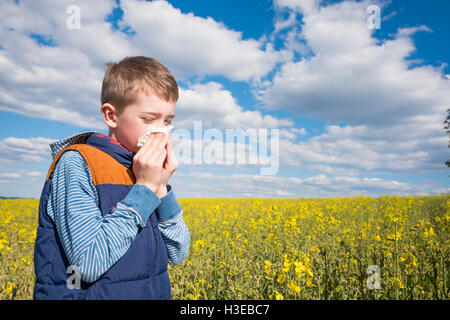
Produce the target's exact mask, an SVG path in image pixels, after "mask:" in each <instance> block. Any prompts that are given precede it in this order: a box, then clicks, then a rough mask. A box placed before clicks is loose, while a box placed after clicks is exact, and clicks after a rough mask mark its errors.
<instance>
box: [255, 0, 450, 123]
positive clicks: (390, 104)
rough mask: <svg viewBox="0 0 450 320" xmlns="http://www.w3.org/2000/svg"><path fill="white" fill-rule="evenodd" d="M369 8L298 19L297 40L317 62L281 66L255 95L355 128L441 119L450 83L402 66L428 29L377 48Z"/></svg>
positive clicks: (403, 33) (339, 8)
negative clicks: (436, 116) (418, 36)
mask: <svg viewBox="0 0 450 320" xmlns="http://www.w3.org/2000/svg"><path fill="white" fill-rule="evenodd" d="M300 3H301V2H300ZM368 4H369V2H368V1H361V2H353V1H351V2H350V1H344V2H340V3H335V4H330V5H328V6H324V7H321V8H320V10H317V11H316V10H306V11H302V13H303V14H304V16H303V18H302V21H303V22H304V25H302V26H301V31H300V32H299V35H298V38H302V39H304V40H305V42H306V45H307V46H308V48H310V49H311V50H312V52H313V53H314V56H312V57H309V58H303V59H301V60H300V61H296V62H294V61H290V62H287V63H285V64H283V65H282V67H281V68H280V70H279V72H277V74H276V75H275V76H274V78H273V80H272V82H271V83H270V85H268V86H267V87H265V88H262V89H261V90H260V91H259V95H260V98H261V100H262V101H263V102H264V103H265V104H266V106H267V107H268V108H273V109H278V108H282V109H283V110H285V109H288V110H290V111H292V112H294V113H296V114H301V115H304V116H310V117H314V118H318V119H323V120H328V121H339V122H345V123H348V124H353V125H358V124H362V123H367V124H370V125H379V126H384V125H392V124H398V123H407V122H408V121H409V120H410V119H411V117H414V116H418V115H430V114H441V115H442V113H443V112H444V111H445V107H446V106H448V105H449V104H450V83H449V82H448V81H447V80H445V79H444V78H443V76H442V74H441V71H440V70H439V69H438V68H434V67H431V66H417V67H411V65H410V62H409V61H408V60H407V58H408V57H409V55H410V54H411V53H413V52H414V51H415V46H414V43H413V41H412V39H411V38H410V37H409V36H410V35H412V34H413V33H414V32H417V31H429V28H427V27H426V26H420V27H414V28H404V29H400V30H399V31H398V35H397V38H395V39H393V40H385V41H383V42H382V43H379V40H377V39H376V38H375V37H373V36H372V31H371V30H369V29H368V28H367V26H366V23H365V19H366V18H367V17H366V15H367V14H366V11H365V9H366V8H367V5H368ZM294 30H295V29H294Z"/></svg>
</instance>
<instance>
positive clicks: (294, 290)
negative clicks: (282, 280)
mask: <svg viewBox="0 0 450 320" xmlns="http://www.w3.org/2000/svg"><path fill="white" fill-rule="evenodd" d="M288 288H289V289H291V293H292V294H293V295H295V294H296V293H300V291H302V288H301V287H300V286H298V285H297V284H296V283H295V281H291V283H290V284H289V285H288Z"/></svg>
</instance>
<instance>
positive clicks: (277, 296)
mask: <svg viewBox="0 0 450 320" xmlns="http://www.w3.org/2000/svg"><path fill="white" fill-rule="evenodd" d="M275 299H276V300H284V297H283V295H282V294H281V293H279V292H278V291H275Z"/></svg>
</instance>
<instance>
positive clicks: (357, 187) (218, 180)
mask: <svg viewBox="0 0 450 320" xmlns="http://www.w3.org/2000/svg"><path fill="white" fill-rule="evenodd" d="M170 183H171V184H172V185H173V187H174V190H176V191H175V192H176V194H177V196H180V197H198V196H201V197H223V195H224V194H226V195H227V196H229V197H335V196H339V197H344V196H354V195H359V194H365V195H371V196H380V195H382V194H386V193H389V194H395V195H410V194H427V193H429V191H428V190H429V189H430V188H431V187H432V186H431V185H414V184H410V183H406V182H399V181H397V180H385V179H381V178H358V177H352V176H336V177H328V176H326V175H324V174H320V175H317V176H311V177H308V178H305V179H300V178H290V177H278V176H259V175H251V174H231V175H218V174H210V173H204V172H191V173H188V174H184V176H181V177H179V176H175V177H174V178H173V179H172V180H171V182H170ZM191 190H195V192H193V191H191Z"/></svg>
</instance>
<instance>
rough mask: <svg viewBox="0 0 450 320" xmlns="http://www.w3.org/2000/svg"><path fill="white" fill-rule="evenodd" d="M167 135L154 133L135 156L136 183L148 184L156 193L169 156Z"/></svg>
mask: <svg viewBox="0 0 450 320" xmlns="http://www.w3.org/2000/svg"><path fill="white" fill-rule="evenodd" d="M167 139H168V137H167V135H166V134H164V133H160V132H158V133H152V134H151V135H150V137H149V138H148V139H147V140H146V141H145V143H144V145H143V146H142V147H141V148H140V149H139V151H138V152H137V153H136V154H135V155H134V157H133V172H134V175H135V177H136V184H142V185H145V186H147V187H148V188H149V189H150V190H152V191H153V192H155V193H156V191H157V190H158V189H159V187H160V185H161V183H162V182H163V180H162V171H163V163H164V159H165V158H166V156H167V148H166V144H167Z"/></svg>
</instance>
